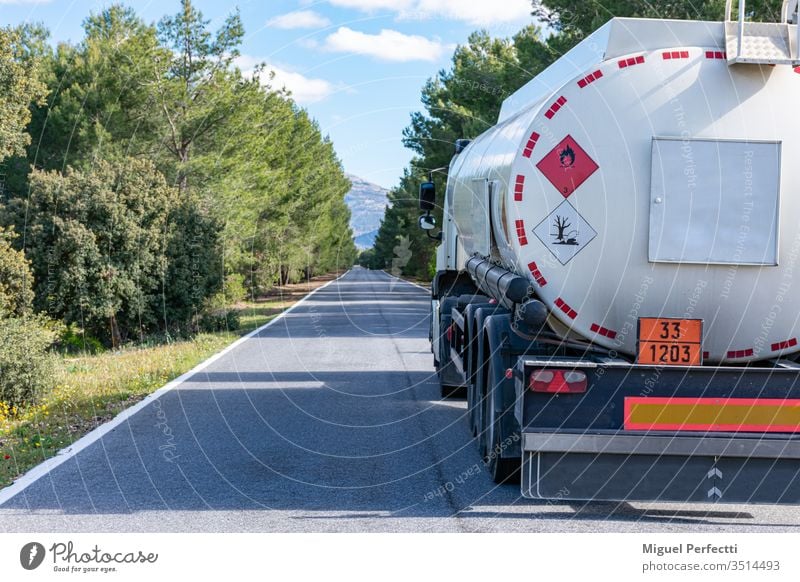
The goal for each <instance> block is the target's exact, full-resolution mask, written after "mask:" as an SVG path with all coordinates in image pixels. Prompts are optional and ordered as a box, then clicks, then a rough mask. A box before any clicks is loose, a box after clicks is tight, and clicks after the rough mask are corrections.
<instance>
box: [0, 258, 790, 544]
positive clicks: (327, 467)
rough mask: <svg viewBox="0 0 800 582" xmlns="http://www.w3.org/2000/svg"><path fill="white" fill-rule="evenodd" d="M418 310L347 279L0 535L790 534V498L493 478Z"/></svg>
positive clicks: (127, 429) (5, 520)
mask: <svg viewBox="0 0 800 582" xmlns="http://www.w3.org/2000/svg"><path fill="white" fill-rule="evenodd" d="M428 309H429V303H428V296H427V292H426V291H424V290H423V289H420V288H418V287H416V286H414V285H411V284H409V283H406V282H402V281H398V280H396V279H393V278H391V277H389V276H388V275H386V274H385V273H382V272H370V271H365V270H362V269H355V270H353V271H351V272H349V273H348V274H347V275H345V276H344V277H343V278H341V279H339V280H337V281H335V282H333V283H332V284H330V285H328V286H327V287H325V288H323V289H321V290H319V291H318V292H316V293H315V294H314V295H312V296H311V297H310V298H309V299H308V300H306V301H305V302H303V303H302V304H300V305H298V306H297V307H296V308H295V309H294V310H292V311H291V312H290V313H288V314H287V315H285V316H284V317H282V318H281V319H280V320H279V321H278V322H276V323H275V324H273V325H271V326H270V327H268V328H267V329H264V330H263V331H261V332H259V333H258V334H256V335H255V336H253V337H251V338H249V339H247V340H246V341H244V342H242V343H240V344H239V345H238V346H236V347H235V348H234V349H232V350H231V351H229V352H228V353H226V354H225V355H224V356H222V357H221V358H219V359H217V360H216V361H214V362H213V363H211V364H210V365H209V366H208V367H206V368H205V369H203V370H202V371H201V372H199V373H197V374H195V375H194V376H192V377H191V378H189V379H188V380H186V381H184V382H182V383H181V384H180V385H178V386H177V387H176V388H174V389H172V390H170V391H168V392H165V393H164V394H163V395H161V396H160V397H159V398H157V399H153V400H152V401H150V402H148V403H147V404H146V405H143V406H142V408H141V410H139V411H138V412H137V413H136V414H134V415H132V416H130V417H129V418H128V419H126V420H125V421H123V422H121V423H120V424H119V425H118V426H116V427H115V428H114V429H113V430H111V431H109V432H107V433H106V434H105V435H103V436H102V437H101V438H98V439H97V440H96V441H94V442H93V443H92V444H90V445H89V446H88V447H86V448H84V449H83V450H81V451H80V452H79V453H77V454H75V455H74V456H72V457H70V458H68V459H67V460H66V461H65V462H63V463H62V464H61V465H59V466H57V467H56V468H54V469H52V470H51V471H49V472H47V473H45V474H43V475H42V476H41V477H39V478H38V479H36V480H35V481H33V482H32V483H30V484H29V485H28V486H27V487H26V488H25V489H23V490H22V491H21V492H19V493H18V494H17V495H15V496H14V497H11V498H10V499H7V500H6V501H5V502H3V503H2V505H0V531H5V532H26V531H53V532H57V531H120V532H140V531H160V532H167V531H212V532H218V531H273V532H295V531H306V532H317V531H328V532H334V531H347V532H366V531H370V532H371V531H388V532H428V531H433V532H439V531H448V532H487V531H501V532H528V531H555V532H567V531H569V532H599V531H623V532H631V531H654V532H674V531H691V532H720V531H730V532H744V531H769V532H775V531H800V508H787V507H767V506H731V505H714V506H711V505H708V506H705V505H675V504H669V505H667V504H653V505H644V504H627V503H623V504H616V503H589V504H582V503H567V502H540V501H530V500H526V499H523V498H522V497H520V495H519V488H518V486H513V485H504V486H496V485H494V484H493V483H492V482H491V480H490V478H489V476H488V475H487V473H486V471H485V470H484V469H483V467H482V465H481V464H480V462H479V458H478V454H477V450H476V446H475V444H474V442H473V441H472V439H471V438H470V435H469V433H468V430H467V422H466V419H465V412H466V406H465V403H464V402H463V401H462V400H445V401H443V400H442V399H441V398H440V397H439V395H438V394H439V390H438V385H437V381H436V377H435V375H434V371H433V368H432V357H431V354H430V348H429V343H428ZM0 500H2V492H0Z"/></svg>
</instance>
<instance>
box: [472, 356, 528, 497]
mask: <svg viewBox="0 0 800 582" xmlns="http://www.w3.org/2000/svg"><path fill="white" fill-rule="evenodd" d="M488 358H489V361H488V363H487V364H486V365H487V368H488V370H487V374H486V386H485V389H486V393H485V394H486V397H485V398H483V415H482V416H483V421H484V424H485V426H484V427H483V431H482V437H483V438H482V439H481V444H482V447H481V455H482V457H483V462H484V463H485V464H486V468H487V469H488V470H489V474H490V475H491V477H492V481H494V482H495V483H497V484H503V483H507V484H511V483H519V480H520V466H521V460H520V459H517V458H512V459H509V458H503V457H502V456H501V453H502V450H503V444H502V443H503V441H504V438H505V437H504V435H503V422H502V421H503V416H504V415H506V414H510V413H509V412H508V411H506V412H503V413H502V414H498V413H497V411H496V409H495V408H496V407H495V404H494V395H493V390H494V388H495V386H497V381H498V379H499V378H501V377H498V376H497V375H496V374H495V373H494V361H495V358H493V357H492V355H491V353H490V354H489V356H488ZM501 381H502V380H501Z"/></svg>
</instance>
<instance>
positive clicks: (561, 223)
mask: <svg viewBox="0 0 800 582" xmlns="http://www.w3.org/2000/svg"><path fill="white" fill-rule="evenodd" d="M571 225H572V223H570V221H569V220H567V218H566V217H564V216H556V219H555V222H554V224H553V226H555V227H556V230H558V234H557V235H556V238H557V239H558V240H560V241H563V240H564V238H565V236H564V232H565V231H566V230H567V229H568V228H569V227H570V226H571Z"/></svg>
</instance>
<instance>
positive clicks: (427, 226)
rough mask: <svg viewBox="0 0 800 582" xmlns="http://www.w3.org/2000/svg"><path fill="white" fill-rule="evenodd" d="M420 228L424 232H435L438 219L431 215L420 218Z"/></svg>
mask: <svg viewBox="0 0 800 582" xmlns="http://www.w3.org/2000/svg"><path fill="white" fill-rule="evenodd" d="M419 227H420V228H421V229H422V230H433V229H434V228H436V219H435V218H434V217H433V216H431V215H430V214H425V215H423V216H420V217H419Z"/></svg>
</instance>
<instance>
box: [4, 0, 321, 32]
mask: <svg viewBox="0 0 800 582" xmlns="http://www.w3.org/2000/svg"><path fill="white" fill-rule="evenodd" d="M0 1H2V0H0ZM330 23H331V21H330V20H328V19H327V18H325V17H324V16H322V15H321V14H318V13H317V12H314V11H313V10H298V11H296V12H289V13H288V14H281V15H279V16H275V17H273V18H270V19H269V20H267V26H269V27H271V28H283V29H291V28H323V27H325V26H328V25H329V24H330Z"/></svg>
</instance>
